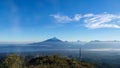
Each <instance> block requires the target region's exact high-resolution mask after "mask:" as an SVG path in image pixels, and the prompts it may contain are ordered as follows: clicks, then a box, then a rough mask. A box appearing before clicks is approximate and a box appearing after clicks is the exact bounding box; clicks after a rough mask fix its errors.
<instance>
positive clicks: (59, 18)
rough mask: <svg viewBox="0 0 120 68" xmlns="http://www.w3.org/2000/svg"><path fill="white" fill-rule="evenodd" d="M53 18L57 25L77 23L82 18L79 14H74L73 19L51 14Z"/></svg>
mask: <svg viewBox="0 0 120 68" xmlns="http://www.w3.org/2000/svg"><path fill="white" fill-rule="evenodd" d="M50 16H52V17H54V19H55V20H56V21H57V22H59V23H70V22H72V21H76V22H77V21H79V20H80V19H81V18H82V17H81V15H80V14H75V15H74V17H69V16H66V15H60V14H52V15H50Z"/></svg>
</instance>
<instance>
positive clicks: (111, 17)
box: [50, 13, 120, 29]
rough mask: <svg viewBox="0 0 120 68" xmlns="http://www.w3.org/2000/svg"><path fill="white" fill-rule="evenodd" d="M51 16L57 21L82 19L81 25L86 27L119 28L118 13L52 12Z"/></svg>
mask: <svg viewBox="0 0 120 68" xmlns="http://www.w3.org/2000/svg"><path fill="white" fill-rule="evenodd" d="M50 16H52V17H53V18H54V19H55V20H56V21H57V22H58V23H70V22H73V23H74V22H79V21H80V20H81V19H82V20H83V25H84V26H85V27H87V28H91V29H96V28H120V15H117V14H109V13H102V14H93V13H89V14H84V15H81V14H75V15H74V16H73V17H69V16H65V15H60V14H54V15H50Z"/></svg>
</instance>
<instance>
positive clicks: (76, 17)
mask: <svg viewBox="0 0 120 68" xmlns="http://www.w3.org/2000/svg"><path fill="white" fill-rule="evenodd" d="M81 18H82V16H81V15H80V14H75V16H74V18H73V20H74V21H79V20H80V19H81Z"/></svg>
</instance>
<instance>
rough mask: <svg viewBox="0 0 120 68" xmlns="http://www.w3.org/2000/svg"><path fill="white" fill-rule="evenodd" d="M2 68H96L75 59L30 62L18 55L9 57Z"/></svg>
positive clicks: (55, 57) (57, 57)
mask: <svg viewBox="0 0 120 68" xmlns="http://www.w3.org/2000/svg"><path fill="white" fill-rule="evenodd" d="M0 68H95V67H94V65H93V64H90V63H85V62H78V61H77V60H75V59H68V58H65V57H60V56H58V55H55V56H44V57H43V56H39V57H34V58H31V59H29V60H26V59H23V58H22V57H20V56H17V55H13V54H12V55H8V56H7V57H6V58H4V60H1V62H0Z"/></svg>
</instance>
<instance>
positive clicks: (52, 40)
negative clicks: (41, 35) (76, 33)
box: [43, 37, 63, 42]
mask: <svg viewBox="0 0 120 68" xmlns="http://www.w3.org/2000/svg"><path fill="white" fill-rule="evenodd" d="M43 42H63V41H62V40H60V39H58V38H56V37H53V38H50V39H47V40H45V41H43Z"/></svg>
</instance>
